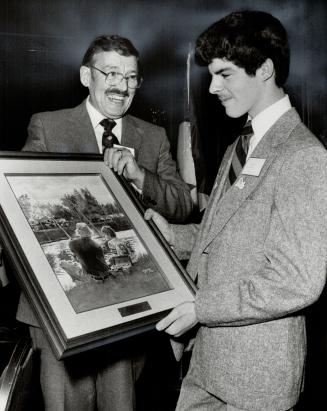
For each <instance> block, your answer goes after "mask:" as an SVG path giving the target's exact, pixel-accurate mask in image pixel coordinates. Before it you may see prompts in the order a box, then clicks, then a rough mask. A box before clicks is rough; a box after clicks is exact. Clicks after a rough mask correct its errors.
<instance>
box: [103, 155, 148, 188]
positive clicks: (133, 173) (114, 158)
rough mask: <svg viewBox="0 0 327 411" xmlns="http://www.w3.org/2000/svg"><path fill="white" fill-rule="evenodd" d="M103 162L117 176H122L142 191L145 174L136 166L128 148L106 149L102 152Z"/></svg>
mask: <svg viewBox="0 0 327 411" xmlns="http://www.w3.org/2000/svg"><path fill="white" fill-rule="evenodd" d="M104 162H105V164H106V165H107V166H109V167H110V168H112V169H113V170H115V171H116V172H117V173H118V174H119V175H123V176H124V177H125V178H126V179H127V180H129V181H131V182H132V183H133V184H135V185H136V187H137V188H139V189H140V190H142V188H143V183H144V177H145V172H144V170H143V169H142V168H141V167H140V166H139V165H138V164H137V162H136V160H135V158H134V156H133V154H132V153H131V152H130V151H129V150H128V148H123V147H112V148H108V149H106V150H105V152H104Z"/></svg>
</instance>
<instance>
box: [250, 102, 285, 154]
mask: <svg viewBox="0 0 327 411" xmlns="http://www.w3.org/2000/svg"><path fill="white" fill-rule="evenodd" d="M291 107H292V106H291V103H290V99H289V97H288V95H285V96H284V97H282V98H281V99H280V100H278V101H276V103H274V104H272V105H271V106H269V107H267V108H266V109H264V110H263V111H261V112H260V113H259V114H257V115H256V116H255V117H253V119H252V122H251V124H252V128H253V133H254V134H253V136H252V137H251V140H250V145H249V150H248V154H247V157H246V159H248V158H249V157H250V156H251V153H252V152H253V150H254V149H255V148H256V146H257V145H258V144H259V142H260V140H261V139H262V137H263V136H264V135H265V134H266V132H267V131H268V130H269V129H270V127H272V126H273V125H274V124H275V123H276V121H277V120H278V119H279V118H280V117H281V116H282V115H283V114H284V113H286V111H288V110H289V109H290V108H291Z"/></svg>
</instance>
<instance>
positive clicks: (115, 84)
mask: <svg viewBox="0 0 327 411" xmlns="http://www.w3.org/2000/svg"><path fill="white" fill-rule="evenodd" d="M89 67H90V68H93V69H95V70H97V71H99V72H100V73H101V74H103V75H104V76H105V79H104V81H105V83H107V84H108V85H110V86H117V85H118V84H120V83H121V82H122V81H123V80H124V79H125V80H126V82H127V87H128V88H131V89H133V90H136V89H138V88H140V87H141V85H142V83H143V77H142V76H140V75H139V74H136V76H137V77H138V83H137V86H136V87H131V86H130V85H129V84H128V80H129V77H128V76H124V74H123V73H120V72H119V71H114V70H112V71H109V72H108V73H106V72H105V71H103V70H100V69H99V68H98V67H95V66H89ZM110 73H116V74H117V75H119V76H121V79H120V80H119V81H118V82H117V83H109V81H108V80H107V79H108V76H109V74H110Z"/></svg>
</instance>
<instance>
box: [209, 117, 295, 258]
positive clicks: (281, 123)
mask: <svg viewBox="0 0 327 411" xmlns="http://www.w3.org/2000/svg"><path fill="white" fill-rule="evenodd" d="M299 121H300V118H299V117H298V115H297V113H296V112H295V110H294V109H292V110H289V111H288V112H287V113H286V114H284V116H282V117H281V118H280V119H279V120H278V121H277V122H276V123H275V124H274V125H273V126H272V128H271V129H269V130H268V131H267V133H266V134H265V135H264V136H263V138H262V140H261V141H260V143H259V144H258V145H257V147H256V148H255V150H254V152H253V153H252V154H251V157H252V158H261V159H265V163H264V165H263V167H262V169H261V172H260V175H259V176H258V177H255V176H249V175H242V178H243V181H244V183H245V184H244V187H243V188H242V189H240V188H238V187H237V186H236V185H235V184H234V185H233V186H232V187H231V188H230V189H229V190H227V192H226V193H225V195H223V196H222V197H221V198H220V199H219V200H218V202H216V203H215V202H214V203H213V204H212V208H213V209H212V210H209V212H210V213H212V215H213V218H212V219H211V222H210V219H208V223H209V224H208V225H209V226H208V225H207V227H205V228H204V230H205V232H206V233H207V235H204V236H203V243H202V246H201V252H202V251H203V250H204V249H205V248H206V247H207V246H208V245H209V244H210V243H211V242H212V240H213V239H214V238H215V237H216V236H217V235H218V234H219V232H220V231H221V230H222V229H223V228H224V226H225V225H226V224H227V222H228V221H229V220H230V218H231V217H232V216H233V215H234V214H235V213H236V212H237V210H238V209H239V208H240V207H241V206H242V204H243V203H244V201H245V200H246V199H247V198H248V197H249V196H250V194H251V193H252V192H253V191H254V190H255V189H256V188H257V187H258V185H260V183H261V182H262V180H263V178H264V176H265V175H266V173H267V171H268V169H269V167H270V166H271V164H272V163H273V161H274V160H275V158H276V156H277V154H278V152H279V149H278V145H279V144H280V143H282V142H284V141H285V139H286V138H287V137H288V136H289V134H290V133H291V131H292V130H293V128H294V127H295V126H296V125H297V124H298V123H299ZM235 145H236V142H235V143H234V147H235ZM233 151H234V150H233ZM231 156H232V154H231V155H230V158H229V159H228V162H227V163H226V169H225V170H224V172H223V174H222V180H221V181H220V183H219V187H220V190H221V189H222V187H223V186H224V184H225V182H226V178H228V167H229V165H230V162H231ZM238 180H239V178H238ZM238 180H237V181H238ZM217 194H218V195H219V192H217Z"/></svg>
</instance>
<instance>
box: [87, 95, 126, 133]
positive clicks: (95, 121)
mask: <svg viewBox="0 0 327 411" xmlns="http://www.w3.org/2000/svg"><path fill="white" fill-rule="evenodd" d="M86 110H87V112H88V114H89V116H90V120H91V123H92V126H93V129H94V130H95V131H97V130H99V129H101V130H102V126H101V124H100V121H102V120H103V119H104V118H105V116H104V115H102V114H101V113H99V111H98V110H97V109H96V108H94V107H93V105H92V104H91V102H90V96H88V97H87V99H86ZM115 122H116V125H115V127H114V128H113V129H114V130H115V131H114V134H115V136H116V137H117V138H118V140H119V141H121V130H122V119H121V118H118V119H115Z"/></svg>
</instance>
